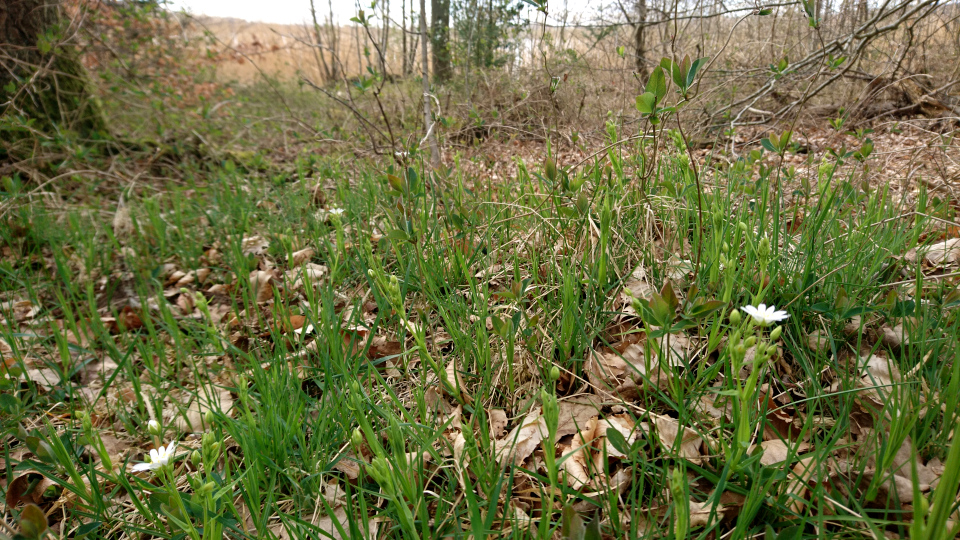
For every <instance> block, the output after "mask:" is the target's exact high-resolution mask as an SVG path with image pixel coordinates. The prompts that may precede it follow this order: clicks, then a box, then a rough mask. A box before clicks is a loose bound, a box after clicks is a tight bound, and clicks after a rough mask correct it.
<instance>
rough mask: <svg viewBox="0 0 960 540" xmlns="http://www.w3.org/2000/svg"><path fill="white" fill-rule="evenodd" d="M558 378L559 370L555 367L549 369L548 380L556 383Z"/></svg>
mask: <svg viewBox="0 0 960 540" xmlns="http://www.w3.org/2000/svg"><path fill="white" fill-rule="evenodd" d="M559 378H560V368H558V367H557V366H553V367H552V368H550V380H551V381H556V380H557V379H559Z"/></svg>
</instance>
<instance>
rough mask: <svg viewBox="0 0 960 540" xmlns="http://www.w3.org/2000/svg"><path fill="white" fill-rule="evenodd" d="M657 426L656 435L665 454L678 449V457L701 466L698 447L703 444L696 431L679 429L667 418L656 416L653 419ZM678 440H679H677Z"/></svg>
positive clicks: (678, 426) (674, 422) (677, 423)
mask: <svg viewBox="0 0 960 540" xmlns="http://www.w3.org/2000/svg"><path fill="white" fill-rule="evenodd" d="M654 423H655V424H656V426H657V435H658V436H659V438H660V445H661V446H662V447H663V450H664V451H665V452H667V453H672V452H673V451H674V449H676V448H678V447H679V452H678V455H679V457H682V458H684V459H687V460H689V461H692V462H693V463H699V464H702V463H703V462H704V458H703V456H701V455H700V446H701V445H702V444H703V438H702V437H700V435H698V434H697V432H696V431H694V430H692V429H690V428H688V427H684V428H682V431H681V427H680V423H679V422H677V421H676V420H675V419H673V418H670V417H669V416H657V417H656V418H655V419H654ZM678 439H679V440H678Z"/></svg>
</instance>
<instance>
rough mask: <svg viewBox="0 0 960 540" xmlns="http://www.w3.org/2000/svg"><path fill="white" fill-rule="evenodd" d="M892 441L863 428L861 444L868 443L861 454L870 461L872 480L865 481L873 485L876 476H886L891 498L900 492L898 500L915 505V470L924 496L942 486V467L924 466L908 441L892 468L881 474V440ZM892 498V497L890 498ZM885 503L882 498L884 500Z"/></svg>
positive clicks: (902, 446)
mask: <svg viewBox="0 0 960 540" xmlns="http://www.w3.org/2000/svg"><path fill="white" fill-rule="evenodd" d="M887 437H889V435H888V434H886V433H879V432H876V431H874V430H872V429H869V428H863V434H862V436H861V438H860V439H861V440H862V441H864V444H863V446H861V448H860V450H859V453H860V454H861V455H864V456H866V457H867V463H866V471H865V472H864V475H865V476H867V477H868V478H867V479H865V480H864V483H865V484H869V483H870V481H872V480H873V477H874V475H876V474H880V475H881V476H882V479H883V480H882V485H883V486H884V487H885V488H886V489H887V490H888V494H889V493H891V492H893V491H896V493H897V500H899V501H900V503H901V504H904V503H906V504H910V503H913V468H914V467H916V469H917V481H918V482H919V486H918V487H919V489H920V491H921V492H927V491H930V490H931V489H933V488H935V487H936V486H937V484H939V483H940V476H941V475H942V474H943V470H942V467H941V468H940V469H937V468H935V465H936V463H933V464H932V465H933V466H931V464H928V463H924V462H923V459H921V457H920V456H919V455H917V454H916V453H914V452H913V450H912V445H911V442H910V438H909V437H907V438H905V439H904V441H903V443H902V444H901V445H900V448H899V449H897V453H896V455H894V457H893V462H892V463H891V464H890V468H889V469H888V470H886V471H880V472H878V471H877V460H876V456H877V455H879V452H878V446H879V444H880V439H885V438H887ZM888 496H889V495H888ZM881 499H882V497H881Z"/></svg>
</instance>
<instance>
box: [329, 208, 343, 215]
mask: <svg viewBox="0 0 960 540" xmlns="http://www.w3.org/2000/svg"><path fill="white" fill-rule="evenodd" d="M327 213H328V214H330V215H331V216H341V215H343V208H337V207H336V206H334V207H333V208H331V209H330V210H327Z"/></svg>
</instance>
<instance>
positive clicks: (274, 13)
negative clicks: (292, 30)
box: [167, 0, 605, 24]
mask: <svg viewBox="0 0 960 540" xmlns="http://www.w3.org/2000/svg"><path fill="white" fill-rule="evenodd" d="M328 1H329V0H314V5H315V6H316V9H317V12H318V18H319V15H320V14H323V15H324V16H325V15H326V14H327V13H329V4H328ZM411 1H412V2H415V7H416V8H417V9H418V10H419V6H420V0H406V3H407V9H408V12H409V9H410V7H409V5H410V2H411ZM401 2H402V0H391V1H390V12H391V14H392V15H393V17H394V20H398V18H399V16H400V8H401ZM331 3H332V6H333V13H334V18H337V19H338V22H339V23H341V24H345V23H347V22H348V21H349V20H350V17H354V16H355V15H356V14H357V10H358V9H359V8H358V2H356V1H351V0H332V2H331ZM370 3H371V0H362V1H360V2H359V4H360V5H361V6H362V7H363V9H364V11H365V12H366V13H367V14H370V13H371V10H370ZM600 3H601V2H597V1H596V0H566V1H564V0H549V4H548V11H549V13H550V19H551V20H552V21H559V18H560V17H562V14H563V10H564V5H565V4H566V9H567V10H568V12H569V14H570V15H569V18H568V22H572V19H574V18H576V17H579V18H580V20H581V21H582V22H588V21H590V20H593V19H594V17H593V14H594V13H595V12H596V6H598V5H599V4H600ZM604 3H605V2H604ZM426 4H427V12H428V13H429V10H430V8H429V6H430V0H427V1H426ZM167 5H168V7H169V8H170V9H172V10H175V11H180V10H186V11H187V12H189V13H191V14H194V15H209V16H212V17H232V18H235V19H244V20H247V21H259V22H268V23H281V24H300V23H302V22H304V21H307V20H308V19H310V0H168V2H167ZM377 12H378V13H379V8H378V9H377ZM530 16H531V17H532V10H531V14H530ZM324 18H325V17H324Z"/></svg>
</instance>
